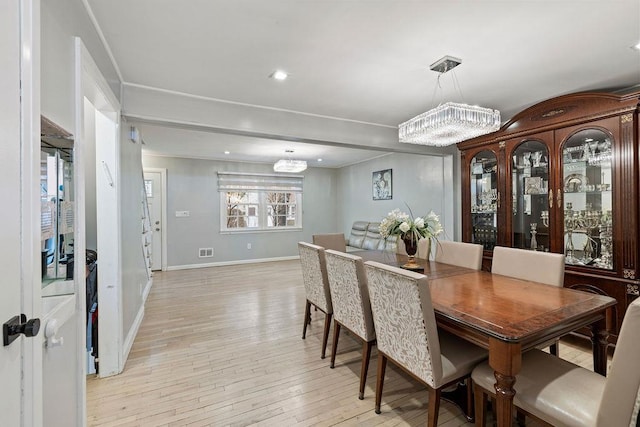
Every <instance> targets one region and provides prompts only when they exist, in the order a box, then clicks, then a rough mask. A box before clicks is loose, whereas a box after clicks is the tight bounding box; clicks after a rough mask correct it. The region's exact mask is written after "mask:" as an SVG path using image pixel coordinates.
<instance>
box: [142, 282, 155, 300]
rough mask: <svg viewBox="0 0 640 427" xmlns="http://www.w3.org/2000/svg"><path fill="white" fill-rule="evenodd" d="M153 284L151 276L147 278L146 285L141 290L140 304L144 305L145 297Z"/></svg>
mask: <svg viewBox="0 0 640 427" xmlns="http://www.w3.org/2000/svg"><path fill="white" fill-rule="evenodd" d="M152 285H153V277H150V278H149V281H148V282H147V285H146V286H145V287H144V289H143V290H142V304H143V305H144V304H145V303H146V302H147V297H148V296H149V292H151V286H152Z"/></svg>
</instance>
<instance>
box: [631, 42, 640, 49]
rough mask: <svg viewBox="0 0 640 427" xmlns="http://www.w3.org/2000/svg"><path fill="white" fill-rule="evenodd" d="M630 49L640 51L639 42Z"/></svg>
mask: <svg viewBox="0 0 640 427" xmlns="http://www.w3.org/2000/svg"><path fill="white" fill-rule="evenodd" d="M631 49H635V50H640V42H638V44H636V45H635V46H631Z"/></svg>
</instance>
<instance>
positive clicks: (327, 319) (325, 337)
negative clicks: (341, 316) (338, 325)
mask: <svg viewBox="0 0 640 427" xmlns="http://www.w3.org/2000/svg"><path fill="white" fill-rule="evenodd" d="M331 317H332V315H331V314H326V315H325V317H324V332H323V333H322V355H321V356H320V358H321V359H324V358H325V357H326V353H327V341H329V330H330V329H331Z"/></svg>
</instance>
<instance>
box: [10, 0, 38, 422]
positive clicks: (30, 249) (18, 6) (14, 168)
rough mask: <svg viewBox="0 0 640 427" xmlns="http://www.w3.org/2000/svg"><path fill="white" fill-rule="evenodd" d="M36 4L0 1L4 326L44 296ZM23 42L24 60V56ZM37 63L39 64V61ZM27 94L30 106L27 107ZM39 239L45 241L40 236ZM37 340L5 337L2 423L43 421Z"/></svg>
mask: <svg viewBox="0 0 640 427" xmlns="http://www.w3.org/2000/svg"><path fill="white" fill-rule="evenodd" d="M30 4H31V3H30V2H28V1H6V2H0V28H2V35H0V93H1V94H2V96H0V159H2V167H0V183H1V184H0V185H1V187H0V188H2V192H1V194H2V204H3V208H2V209H0V239H1V242H2V244H0V266H1V268H2V284H1V285H0V289H1V296H0V323H5V322H7V321H8V320H9V319H11V318H13V317H14V316H19V315H20V314H22V313H24V314H26V316H27V317H29V318H31V317H33V316H34V309H35V307H36V306H37V304H34V301H35V299H36V298H37V299H38V300H39V298H40V295H39V292H37V291H36V289H34V287H36V286H37V283H35V282H36V281H37V280H38V278H39V276H34V271H33V270H34V266H35V263H34V259H33V258H36V256H35V250H36V249H35V248H34V244H33V242H34V241H35V240H36V239H35V238H34V236H33V233H37V232H38V230H36V227H35V224H34V218H36V220H35V221H37V216H36V215H35V213H34V210H35V209H36V207H37V209H38V211H39V206H37V203H36V202H35V201H34V200H38V199H37V198H35V199H34V197H33V196H34V194H35V193H34V189H33V188H29V186H33V185H35V183H34V181H35V179H34V177H33V175H34V173H37V171H34V170H32V169H31V168H32V166H33V165H34V164H35V161H36V160H37V161H38V162H39V158H37V159H36V158H33V159H32V158H31V157H32V156H37V155H34V154H33V152H34V151H32V150H33V148H34V145H37V139H36V142H35V143H34V142H33V141H32V140H31V139H30V138H31V136H32V135H33V134H32V132H31V131H27V130H26V129H27V127H28V128H29V129H32V127H31V123H32V121H33V118H34V117H33V116H34V115H36V114H35V113H33V112H32V111H31V110H30V109H29V108H28V107H27V108H23V107H25V106H26V105H28V106H31V104H30V100H31V99H32V98H31V91H32V90H33V88H32V81H31V80H30V79H29V78H25V77H26V76H27V75H28V74H29V71H31V70H32V69H33V68H35V66H33V67H32V62H31V61H32V59H31V57H30V56H29V57H27V53H28V52H29V49H31V48H32V45H31V44H30V42H31V38H29V37H25V36H26V34H25V32H24V30H25V28H26V26H27V25H29V24H25V27H22V28H21V25H20V22H21V16H20V15H21V13H23V14H30V9H29V7H28V6H29V5H30ZM23 22H25V21H23ZM34 25H35V24H34ZM21 31H22V33H21ZM21 40H22V42H23V45H22V47H23V49H24V50H23V51H22V52H24V53H25V57H24V58H21ZM33 61H35V62H36V63H37V59H33ZM25 73H27V74H25ZM21 80H22V82H23V83H22V93H21V87H20V82H21ZM21 96H22V97H23V100H24V102H25V103H26V104H25V105H23V104H21ZM38 115H39V112H38ZM38 120H39V117H38ZM23 124H24V125H25V127H23ZM36 138H38V137H36ZM36 152H38V150H36ZM38 195H39V194H38ZM37 237H38V238H37V241H39V240H40V239H39V233H38V236H37ZM38 266H39V262H38ZM23 287H24V291H23ZM36 314H38V315H39V313H36ZM3 329H4V328H3ZM3 338H4V333H3ZM35 342H36V341H35V339H33V338H26V337H25V335H19V336H17V338H16V339H15V340H14V341H13V342H11V343H10V344H9V345H4V339H3V342H2V345H0V384H1V386H0V414H1V415H0V424H2V425H6V426H21V425H31V424H34V425H35V424H39V423H40V422H41V419H40V417H41V413H40V415H38V413H37V412H38V410H37V409H35V408H38V406H39V402H40V399H39V398H37V397H36V396H34V393H35V392H37V391H38V389H40V388H41V384H42V382H41V381H42V369H41V367H40V368H38V366H37V365H38V362H39V361H41V356H40V357H38V355H37V354H36V353H38V347H39V346H37V345H34V344H35Z"/></svg>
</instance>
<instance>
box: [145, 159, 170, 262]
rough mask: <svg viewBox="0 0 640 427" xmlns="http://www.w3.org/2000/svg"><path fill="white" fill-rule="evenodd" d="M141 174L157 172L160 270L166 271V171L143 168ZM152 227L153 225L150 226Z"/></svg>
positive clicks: (164, 169) (163, 169)
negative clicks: (160, 213) (160, 196)
mask: <svg viewBox="0 0 640 427" xmlns="http://www.w3.org/2000/svg"><path fill="white" fill-rule="evenodd" d="M142 171H143V173H146V172H159V173H160V182H161V187H162V188H161V195H162V204H161V210H162V220H161V222H160V227H161V229H162V242H161V247H162V265H161V267H160V268H161V270H162V271H167V169H166V168H143V169H142ZM151 226H153V224H151Z"/></svg>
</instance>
